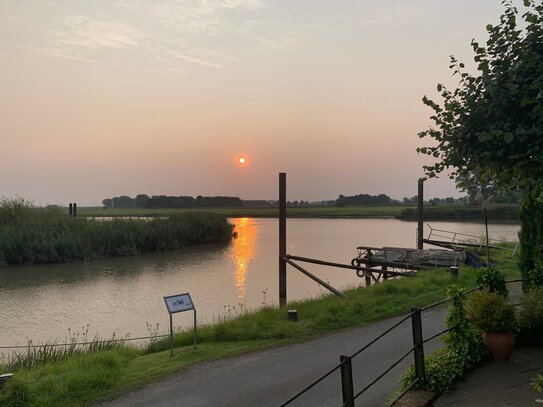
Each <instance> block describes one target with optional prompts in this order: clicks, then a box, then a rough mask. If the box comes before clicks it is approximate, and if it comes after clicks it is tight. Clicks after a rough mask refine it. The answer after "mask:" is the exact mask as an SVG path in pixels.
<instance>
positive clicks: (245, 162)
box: [237, 155, 248, 166]
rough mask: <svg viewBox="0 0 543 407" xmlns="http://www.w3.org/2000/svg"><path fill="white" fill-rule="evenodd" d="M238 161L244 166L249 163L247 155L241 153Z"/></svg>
mask: <svg viewBox="0 0 543 407" xmlns="http://www.w3.org/2000/svg"><path fill="white" fill-rule="evenodd" d="M237 162H238V165H242V166H245V165H247V163H248V160H247V156H245V155H239V156H238V157H237Z"/></svg>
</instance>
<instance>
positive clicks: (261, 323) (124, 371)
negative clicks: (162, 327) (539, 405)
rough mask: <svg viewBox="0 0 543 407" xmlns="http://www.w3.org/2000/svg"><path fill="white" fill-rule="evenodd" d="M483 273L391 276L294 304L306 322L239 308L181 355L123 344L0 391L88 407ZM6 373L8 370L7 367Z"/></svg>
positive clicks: (437, 293) (32, 400) (405, 307)
mask: <svg viewBox="0 0 543 407" xmlns="http://www.w3.org/2000/svg"><path fill="white" fill-rule="evenodd" d="M508 256H510V252H507V253H506V252H504V253H501V254H499V258H498V259H497V261H498V262H499V264H500V265H501V269H502V270H503V271H504V272H505V274H506V275H507V276H508V277H509V278H511V277H515V276H517V275H518V271H517V270H516V267H515V261H516V260H515V259H512V258H510V257H508ZM476 273H477V271H476V270H473V269H470V268H463V269H461V271H460V275H459V277H458V278H454V277H452V276H451V275H450V274H449V273H447V272H446V271H443V270H432V271H424V272H421V273H419V275H418V276H417V277H415V278H404V279H400V280H391V281H387V282H384V283H382V284H378V285H374V286H372V287H370V288H367V289H352V290H348V291H347V294H348V295H349V297H350V298H351V299H350V301H345V300H343V299H340V298H338V297H335V296H325V297H322V298H318V299H312V300H306V301H299V302H293V303H291V304H289V308H296V309H297V310H298V315H299V322H297V323H294V322H291V321H289V320H288V318H287V314H286V311H285V310H278V309H276V308H271V307H267V308H263V309H260V310H257V311H251V312H247V311H240V312H239V313H238V315H237V316H236V317H234V318H231V319H229V318H226V317H225V318H221V319H219V321H218V322H217V323H216V324H214V325H209V326H203V327H200V328H199V330H198V343H199V345H198V349H196V350H194V349H192V347H191V344H192V332H189V331H187V332H181V333H179V334H178V335H176V337H175V344H176V353H175V355H174V357H170V356H169V351H168V350H167V349H168V342H167V340H159V341H154V342H153V343H152V344H150V345H149V346H147V347H145V349H140V350H136V349H132V348H129V347H127V346H124V345H121V346H119V347H115V348H112V349H108V350H102V351H99V352H91V353H84V354H72V355H69V356H66V357H59V358H58V360H57V361H44V362H42V363H39V361H37V362H36V363H34V367H32V368H20V369H18V370H16V371H15V377H14V379H12V380H11V381H10V382H8V384H7V385H6V386H5V387H4V388H3V389H2V390H0V405H2V406H10V407H11V406H44V407H47V406H57V405H64V406H84V405H90V404H92V403H93V402H95V401H99V400H103V399H107V398H110V397H112V396H114V395H117V394H119V393H122V392H123V391H126V390H128V389H133V388H135V387H138V386H141V385H142V384H144V383H146V382H148V381H152V380H156V379H158V378H160V377H162V376H164V375H166V374H168V373H171V372H173V371H178V370H180V369H182V368H184V367H186V366H188V365H191V364H193V363H197V362H200V361H203V360H209V359H215V358H220V357H225V356H231V355H236V354H240V353H243V352H248V351H253V350H257V349H262V348H266V347H272V346H277V345H281V344H286V343H293V342H301V341H305V340H308V339H311V338H314V337H316V336H318V335H322V334H325V333H328V332H331V331H334V330H338V329H343V328H347V327H352V326H360V325H363V324H366V323H370V322H374V321H377V320H381V319H384V318H388V317H392V316H394V315H399V314H404V313H407V312H409V311H410V308H411V307H412V306H422V305H425V304H429V303H432V302H435V301H437V300H440V299H442V298H444V297H446V291H447V287H448V286H449V285H451V284H453V283H454V284H457V285H458V286H461V287H472V286H474V285H475V279H476ZM4 371H5V368H4Z"/></svg>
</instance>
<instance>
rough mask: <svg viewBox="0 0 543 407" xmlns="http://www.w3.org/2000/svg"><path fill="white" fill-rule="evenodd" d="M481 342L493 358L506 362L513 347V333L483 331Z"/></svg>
mask: <svg viewBox="0 0 543 407" xmlns="http://www.w3.org/2000/svg"><path fill="white" fill-rule="evenodd" d="M483 342H484V343H485V345H486V347H487V348H488V350H489V352H490V354H491V355H492V357H493V358H494V360H496V361H498V362H507V361H508V360H509V357H510V356H511V353H512V352H513V348H514V347H515V335H514V334H512V333H499V334H498V333H493V332H485V333H484V334H483Z"/></svg>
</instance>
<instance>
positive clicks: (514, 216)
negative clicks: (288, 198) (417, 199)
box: [78, 204, 519, 221]
mask: <svg viewBox="0 0 543 407" xmlns="http://www.w3.org/2000/svg"><path fill="white" fill-rule="evenodd" d="M195 212H197V213H203V214H215V215H220V216H225V217H228V218H277V217H278V215H279V211H278V209H277V208H276V207H259V208H244V207H236V208H198V209H189V208H176V209H173V208H172V209H165V208H158V209H152V208H108V209H103V208H101V207H82V208H79V209H78V216H81V217H163V216H172V215H176V214H186V213H195ZM487 216H488V219H489V220H491V221H518V219H519V218H518V205H513V204H495V205H492V204H491V205H488V206H487ZM287 217H289V218H396V219H401V220H411V221H412V220H416V219H417V208H416V207H415V206H410V205H399V204H398V205H383V206H341V207H336V206H306V207H288V208H287ZM424 219H425V220H456V221H458V220H466V221H482V219H483V209H482V207H481V206H475V205H446V204H445V205H426V206H425V208H424Z"/></svg>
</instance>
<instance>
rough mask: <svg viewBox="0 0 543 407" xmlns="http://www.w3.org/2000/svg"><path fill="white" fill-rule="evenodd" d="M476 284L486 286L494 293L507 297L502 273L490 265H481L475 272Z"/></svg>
mask: <svg viewBox="0 0 543 407" xmlns="http://www.w3.org/2000/svg"><path fill="white" fill-rule="evenodd" d="M477 285H478V286H479V287H481V288H487V289H488V291H490V292H491V293H496V294H499V295H501V296H502V297H504V298H507V295H508V293H509V291H508V290H507V286H506V284H505V277H504V276H503V274H502V273H500V272H499V271H498V270H496V269H495V268H492V267H483V268H481V269H479V272H478V273H477Z"/></svg>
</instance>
